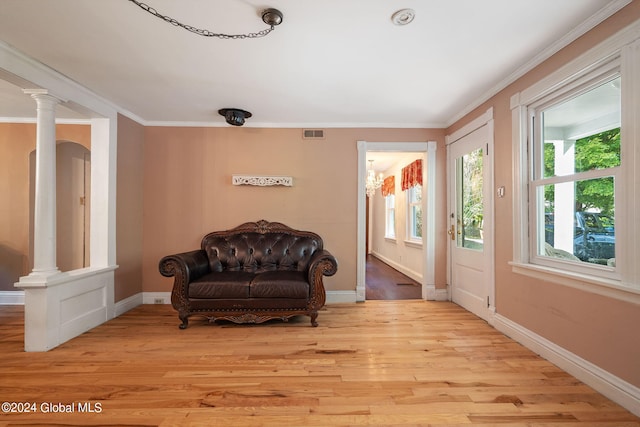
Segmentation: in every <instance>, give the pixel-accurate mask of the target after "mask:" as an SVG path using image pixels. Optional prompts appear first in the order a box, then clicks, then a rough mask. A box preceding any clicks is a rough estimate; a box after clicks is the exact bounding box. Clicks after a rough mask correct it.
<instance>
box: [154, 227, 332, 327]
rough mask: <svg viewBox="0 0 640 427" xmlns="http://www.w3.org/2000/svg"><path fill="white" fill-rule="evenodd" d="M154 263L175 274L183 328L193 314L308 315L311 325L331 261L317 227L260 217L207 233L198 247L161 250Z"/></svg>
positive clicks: (243, 318) (245, 317)
mask: <svg viewBox="0 0 640 427" xmlns="http://www.w3.org/2000/svg"><path fill="white" fill-rule="evenodd" d="M159 268H160V274H162V275H163V276H166V277H172V276H173V277H174V278H175V279H174V283H173V291H172V293H171V304H172V305H173V308H175V309H176V310H177V311H178V317H179V318H180V320H181V321H182V324H180V329H185V328H186V327H187V325H188V322H189V317H190V316H194V315H199V316H204V317H206V318H208V319H209V321H211V322H213V321H215V320H217V319H225V320H230V321H232V322H236V323H262V322H265V321H267V320H270V319H282V320H284V321H287V320H288V319H289V318H290V317H293V316H297V315H307V316H309V317H310V318H311V325H313V326H318V323H317V321H316V319H317V317H318V310H319V309H320V308H321V307H322V306H323V305H324V303H325V290H324V284H323V283H322V277H323V276H332V275H333V274H335V272H336V271H337V269H338V264H337V262H336V259H335V258H334V257H333V255H331V254H330V253H329V252H328V251H327V250H325V249H324V248H323V243H322V239H321V238H320V236H318V235H317V234H315V233H312V232H309V231H299V230H294V229H292V228H289V227H288V226H286V225H284V224H281V223H278V222H268V221H265V220H261V221H258V222H248V223H245V224H242V225H240V226H238V227H236V228H233V229H231V230H226V231H215V232H213V233H209V234H207V235H206V236H204V237H203V239H202V242H201V244H200V249H199V250H195V251H191V252H185V253H180V254H175V255H169V256H166V257H164V258H162V260H160V265H159Z"/></svg>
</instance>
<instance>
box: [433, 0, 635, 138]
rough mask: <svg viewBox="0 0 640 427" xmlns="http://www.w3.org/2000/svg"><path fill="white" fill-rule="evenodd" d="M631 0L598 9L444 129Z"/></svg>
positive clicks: (464, 110)
mask: <svg viewBox="0 0 640 427" xmlns="http://www.w3.org/2000/svg"><path fill="white" fill-rule="evenodd" d="M631 1H632V0H613V1H611V2H609V3H608V4H607V5H606V6H605V7H603V8H602V9H600V10H599V11H598V12H596V13H595V14H593V15H592V16H591V17H590V18H589V19H587V20H586V21H584V22H582V23H581V24H580V25H578V26H576V27H575V28H574V29H572V30H571V31H569V32H568V33H567V34H566V35H565V36H564V37H562V38H561V39H560V40H558V41H556V42H555V43H553V44H551V45H550V46H549V47H547V48H546V49H544V50H543V51H542V52H540V53H539V54H537V55H536V56H534V57H533V58H531V60H529V61H528V62H526V63H525V64H524V65H522V66H521V67H519V68H518V69H516V70H515V71H514V72H513V73H511V74H510V75H509V76H507V78H505V79H504V80H502V81H500V82H499V83H498V84H496V85H495V86H493V87H492V88H491V89H489V90H488V91H486V92H485V93H484V94H482V95H481V96H480V97H479V98H478V99H477V100H476V101H475V102H473V103H471V104H469V105H468V106H467V107H466V108H465V109H463V110H462V111H460V112H459V113H458V114H456V115H455V116H453V117H452V118H451V119H449V120H448V121H447V123H446V126H445V127H446V128H448V127H450V126H452V125H453V124H455V123H456V122H458V121H459V120H461V119H462V118H463V117H464V116H466V115H467V114H469V113H470V112H472V111H473V110H475V109H476V108H478V107H479V106H480V105H482V104H483V103H485V102H486V101H488V100H489V99H491V98H492V97H493V96H495V95H497V94H498V93H499V92H500V91H502V90H503V89H505V88H506V87H507V86H509V85H510V84H512V83H514V82H515V81H516V80H518V79H519V78H520V77H522V76H524V75H525V74H527V73H528V72H529V71H531V70H533V69H534V68H535V67H537V66H538V65H540V64H542V63H543V62H544V61H546V60H547V59H549V58H550V57H552V56H553V55H555V54H556V53H558V52H559V51H560V50H561V49H563V48H565V47H567V46H568V45H569V44H571V43H573V42H574V41H575V40H577V39H578V38H579V37H581V36H583V35H584V34H586V33H587V32H588V31H590V30H592V29H593V28H595V27H596V26H597V25H598V24H600V23H602V22H603V21H604V20H605V19H607V18H609V17H610V16H611V15H613V14H614V13H616V12H618V11H619V10H620V9H622V8H623V7H625V6H627V5H628V4H629V3H631Z"/></svg>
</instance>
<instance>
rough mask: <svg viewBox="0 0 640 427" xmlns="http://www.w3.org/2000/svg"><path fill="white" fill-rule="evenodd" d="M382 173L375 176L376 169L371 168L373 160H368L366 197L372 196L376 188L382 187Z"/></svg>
mask: <svg viewBox="0 0 640 427" xmlns="http://www.w3.org/2000/svg"><path fill="white" fill-rule="evenodd" d="M382 182H383V179H382V173H380V174H378V176H376V171H375V170H373V160H369V169H368V170H367V184H366V186H367V197H372V196H373V195H374V194H376V190H377V189H378V188H380V187H382Z"/></svg>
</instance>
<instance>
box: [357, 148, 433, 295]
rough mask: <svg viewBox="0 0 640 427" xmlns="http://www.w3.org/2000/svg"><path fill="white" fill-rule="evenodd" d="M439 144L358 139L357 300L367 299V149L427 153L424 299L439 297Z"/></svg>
mask: <svg viewBox="0 0 640 427" xmlns="http://www.w3.org/2000/svg"><path fill="white" fill-rule="evenodd" d="M436 147H437V144H436V142H435V141H429V142H367V141H358V209H357V214H358V226H357V228H358V230H357V239H358V249H357V250H358V254H357V273H356V282H357V283H356V301H358V302H363V301H365V291H366V277H365V276H366V262H367V260H366V250H367V248H366V233H367V230H366V218H365V215H366V193H365V175H366V173H367V171H366V169H367V165H366V163H367V151H375V152H385V151H386V152H416V153H423V162H424V164H425V165H426V167H425V168H423V173H424V174H425V176H424V177H423V182H426V183H427V185H426V190H427V191H426V197H423V198H422V211H423V212H425V221H424V222H423V225H422V226H423V230H422V235H423V236H425V239H424V241H423V244H422V259H423V263H422V299H426V300H435V299H436V287H435V253H434V252H435V223H436V222H435V198H436Z"/></svg>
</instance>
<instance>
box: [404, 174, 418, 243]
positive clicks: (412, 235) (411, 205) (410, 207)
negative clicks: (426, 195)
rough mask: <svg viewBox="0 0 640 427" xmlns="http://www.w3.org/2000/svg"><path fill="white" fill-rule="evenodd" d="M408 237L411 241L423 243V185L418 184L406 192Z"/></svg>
mask: <svg viewBox="0 0 640 427" xmlns="http://www.w3.org/2000/svg"><path fill="white" fill-rule="evenodd" d="M406 194H407V216H408V218H407V227H408V232H407V236H408V237H409V241H413V242H422V185H420V184H416V185H414V186H413V187H411V188H409V189H408V190H406Z"/></svg>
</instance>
